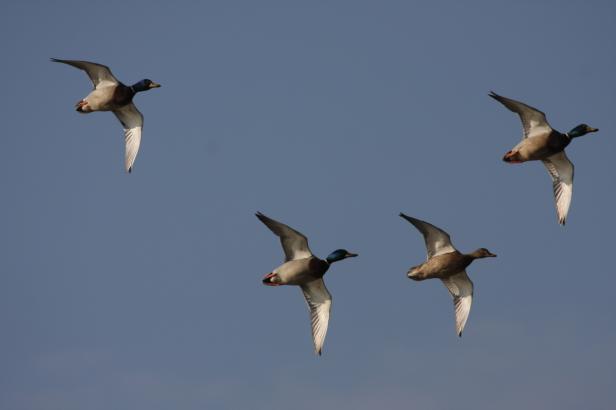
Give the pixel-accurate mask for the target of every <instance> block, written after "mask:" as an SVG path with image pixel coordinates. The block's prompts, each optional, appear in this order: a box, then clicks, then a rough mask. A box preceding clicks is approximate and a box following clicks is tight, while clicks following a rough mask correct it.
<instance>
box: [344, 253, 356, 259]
mask: <svg viewBox="0 0 616 410" xmlns="http://www.w3.org/2000/svg"><path fill="white" fill-rule="evenodd" d="M344 256H346V257H347V258H354V257H356V256H359V254H357V253H351V252H347V254H346V255H344Z"/></svg>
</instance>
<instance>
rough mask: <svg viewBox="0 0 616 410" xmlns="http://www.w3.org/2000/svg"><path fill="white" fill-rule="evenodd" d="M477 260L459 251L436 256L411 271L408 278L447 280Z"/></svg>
mask: <svg viewBox="0 0 616 410" xmlns="http://www.w3.org/2000/svg"><path fill="white" fill-rule="evenodd" d="M473 260H475V258H473V257H472V256H471V255H465V254H463V253H460V252H459V251H457V250H456V251H454V252H448V253H444V254H442V255H436V256H433V257H431V258H430V259H428V260H427V261H426V262H424V263H422V264H421V265H418V266H413V267H412V268H411V269H409V272H408V277H409V278H411V279H413V280H417V281H420V280H426V279H446V278H449V277H451V276H454V275H457V274H458V273H460V272H462V271H463V270H464V269H466V267H467V266H468V265H470V264H471V262H473Z"/></svg>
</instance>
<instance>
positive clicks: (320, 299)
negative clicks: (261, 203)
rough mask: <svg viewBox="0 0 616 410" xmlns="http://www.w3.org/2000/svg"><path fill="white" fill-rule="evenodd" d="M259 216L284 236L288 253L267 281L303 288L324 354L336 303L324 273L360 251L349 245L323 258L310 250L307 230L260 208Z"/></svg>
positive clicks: (315, 337)
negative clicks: (300, 230) (279, 219)
mask: <svg viewBox="0 0 616 410" xmlns="http://www.w3.org/2000/svg"><path fill="white" fill-rule="evenodd" d="M256 216H257V218H259V220H260V221H261V222H263V223H264V224H265V226H267V227H268V228H269V229H270V230H271V231H272V232H273V233H274V234H275V235H277V236H278V237H280V242H281V244H282V249H283V250H284V254H285V261H284V263H283V264H282V265H280V266H279V267H277V268H276V269H274V270H273V271H272V272H271V273H268V274H267V275H265V277H264V278H263V284H264V285H267V286H281V285H295V286H299V287H300V288H301V289H302V292H303V294H304V298H305V299H306V303H308V308H309V309H310V321H311V324H312V340H313V342H314V350H315V352H316V353H317V354H318V355H319V356H320V355H321V350H322V349H323V342H324V341H325V334H326V333H327V324H328V323H329V313H330V310H331V305H332V296H331V295H330V293H329V292H328V291H327V288H326V287H325V282H323V275H325V272H327V270H328V269H329V266H330V265H331V264H332V263H334V262H337V261H341V260H343V259H346V258H353V257H355V256H357V254H355V253H351V252H349V251H347V250H345V249H337V250H335V251H333V252H332V253H330V254H329V256H327V258H325V260H323V259H319V258H317V257H316V256H314V255H313V254H312V252H311V251H310V248H309V247H308V239H307V238H306V237H305V236H304V235H303V234H301V233H300V232H298V231H296V230H295V229H293V228H291V227H289V226H287V225H285V224H283V223H281V222H278V221H275V220H273V219H271V218H268V217H267V216H265V215H263V214H262V213H260V212H257V214H256Z"/></svg>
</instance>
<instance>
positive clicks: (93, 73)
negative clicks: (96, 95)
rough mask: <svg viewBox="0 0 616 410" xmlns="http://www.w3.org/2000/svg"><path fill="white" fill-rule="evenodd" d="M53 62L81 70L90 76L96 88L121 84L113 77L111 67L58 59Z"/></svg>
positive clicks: (53, 59)
mask: <svg viewBox="0 0 616 410" xmlns="http://www.w3.org/2000/svg"><path fill="white" fill-rule="evenodd" d="M51 61H54V62H56V63H64V64H68V65H70V66H73V67H75V68H79V69H80V70H83V71H85V72H86V74H88V77H90V80H91V81H92V84H93V85H94V88H99V87H104V86H111V85H118V84H119V83H120V82H119V81H118V80H117V79H116V78H115V77H114V76H113V74H112V73H111V70H110V69H109V67H107V66H105V65H102V64H97V63H92V62H90V61H80V60H60V59H57V58H52V59H51Z"/></svg>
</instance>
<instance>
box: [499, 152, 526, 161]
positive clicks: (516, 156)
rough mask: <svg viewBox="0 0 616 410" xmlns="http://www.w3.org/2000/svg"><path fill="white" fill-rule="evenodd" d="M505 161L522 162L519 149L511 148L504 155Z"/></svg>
mask: <svg viewBox="0 0 616 410" xmlns="http://www.w3.org/2000/svg"><path fill="white" fill-rule="evenodd" d="M503 161H505V162H509V163H510V164H521V163H522V162H524V161H522V159H521V158H520V153H519V152H518V151H514V150H511V151H509V152H507V153H506V154H505V156H503Z"/></svg>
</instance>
